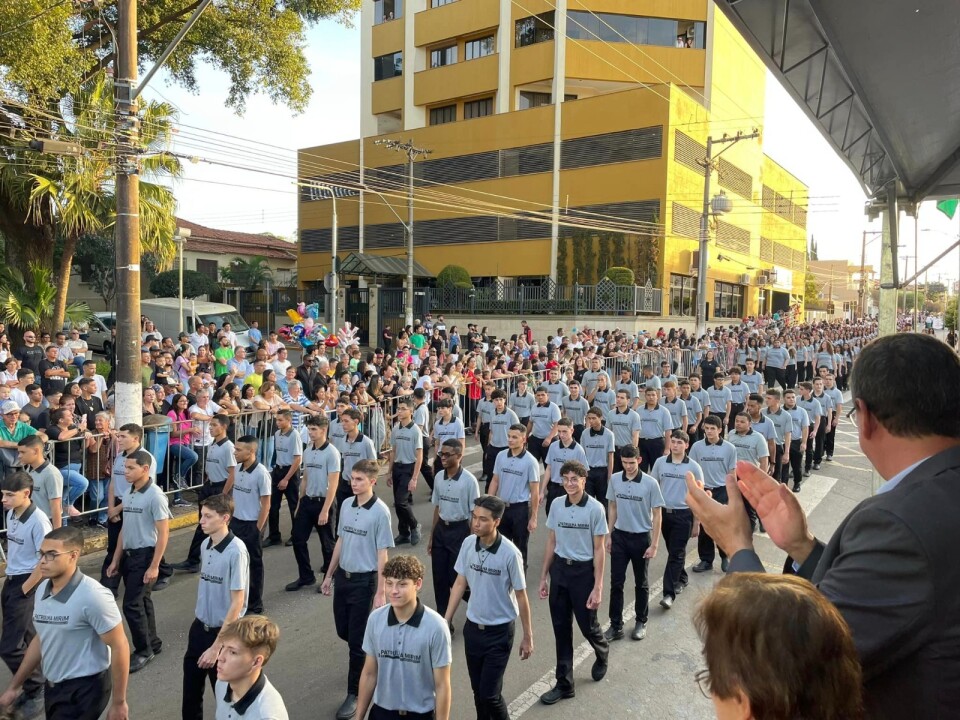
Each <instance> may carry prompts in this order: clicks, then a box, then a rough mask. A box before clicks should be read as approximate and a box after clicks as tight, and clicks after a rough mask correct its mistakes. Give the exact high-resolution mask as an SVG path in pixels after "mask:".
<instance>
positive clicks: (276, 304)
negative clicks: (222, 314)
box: [224, 287, 327, 337]
mask: <svg viewBox="0 0 960 720" xmlns="http://www.w3.org/2000/svg"><path fill="white" fill-rule="evenodd" d="M236 295H237V291H235V290H232V289H231V291H230V294H228V295H227V296H226V299H225V300H224V302H228V303H229V302H238V305H237V310H239V311H240V314H241V315H242V316H243V319H244V320H246V321H247V322H248V323H252V322H253V321H254V320H256V321H257V322H258V323H259V324H260V331H261V332H262V333H263V335H264V337H266V335H267V332H269V331H270V330H276V329H277V328H276V325H277V322H278V318H281V317H283V316H285V315H286V313H287V310H289V309H291V308H296V307H297V303H301V302H302V303H304V304H305V305H310V304H311V303H317V305H318V306H319V307H318V314H319V317H321V318H322V317H323V314H324V312H325V310H326V307H325V306H326V298H327V293H326V292H325V291H324V289H323V288H317V287H314V288H303V289H298V288H292V287H272V288H270V290H269V293H268V292H267V291H265V290H240V291H239V301H238V300H237V299H236ZM284 322H285V323H286V322H289V320H286V321H284Z"/></svg>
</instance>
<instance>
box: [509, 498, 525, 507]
mask: <svg viewBox="0 0 960 720" xmlns="http://www.w3.org/2000/svg"><path fill="white" fill-rule="evenodd" d="M524 505H530V501H529V500H521V501H520V502H512V503H509V502H508V503H507V507H514V506H518V507H522V506H524Z"/></svg>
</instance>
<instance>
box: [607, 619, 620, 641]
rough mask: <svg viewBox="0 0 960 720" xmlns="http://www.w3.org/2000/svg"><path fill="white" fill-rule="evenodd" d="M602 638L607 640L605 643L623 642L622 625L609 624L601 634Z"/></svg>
mask: <svg viewBox="0 0 960 720" xmlns="http://www.w3.org/2000/svg"><path fill="white" fill-rule="evenodd" d="M603 637H605V638H606V639H607V642H614V641H615V640H623V625H614V624H613V623H611V624H610V627H608V628H607V629H606V631H605V632H604V633H603Z"/></svg>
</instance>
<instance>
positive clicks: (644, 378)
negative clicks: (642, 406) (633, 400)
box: [637, 365, 663, 404]
mask: <svg viewBox="0 0 960 720" xmlns="http://www.w3.org/2000/svg"><path fill="white" fill-rule="evenodd" d="M642 373H643V374H642V375H641V376H640V387H641V388H643V389H644V390H646V389H650V390H656V391H657V392H660V390H662V389H663V387H662V384H661V383H660V378H658V377H657V376H656V375H654V374H653V365H644V366H643V369H642ZM639 403H640V401H639V399H638V400H637V404H639Z"/></svg>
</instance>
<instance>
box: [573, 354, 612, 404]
mask: <svg viewBox="0 0 960 720" xmlns="http://www.w3.org/2000/svg"><path fill="white" fill-rule="evenodd" d="M606 374H607V373H606V371H605V370H603V369H602V365H601V362H600V358H599V357H594V358H592V359H591V360H590V369H589V370H587V371H586V372H585V373H584V374H583V379H581V380H580V382H581V384H582V385H583V394H584V396H585V397H586V398H587V400H590V399H591V398H592V397H593V393H594V392H595V391H596V389H597V382H598V381H599V378H600V376H601V375H606ZM607 379H608V380H609V377H608V378H607Z"/></svg>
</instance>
